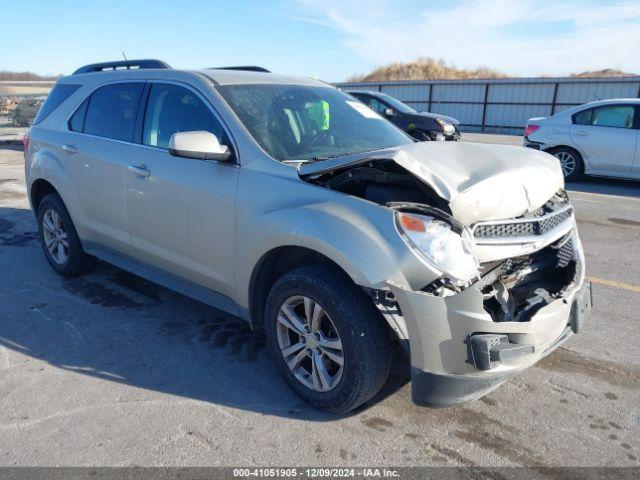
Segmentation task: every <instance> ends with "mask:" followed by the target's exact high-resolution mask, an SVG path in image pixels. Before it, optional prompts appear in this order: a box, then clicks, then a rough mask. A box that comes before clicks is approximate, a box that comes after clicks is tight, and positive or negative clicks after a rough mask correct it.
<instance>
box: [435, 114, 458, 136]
mask: <svg viewBox="0 0 640 480" xmlns="http://www.w3.org/2000/svg"><path fill="white" fill-rule="evenodd" d="M436 122H438V125H440V126H441V127H442V131H443V132H444V133H445V134H447V135H453V134H454V133H455V132H456V127H454V126H453V125H452V124H451V123H447V122H445V121H444V120H442V119H440V118H436Z"/></svg>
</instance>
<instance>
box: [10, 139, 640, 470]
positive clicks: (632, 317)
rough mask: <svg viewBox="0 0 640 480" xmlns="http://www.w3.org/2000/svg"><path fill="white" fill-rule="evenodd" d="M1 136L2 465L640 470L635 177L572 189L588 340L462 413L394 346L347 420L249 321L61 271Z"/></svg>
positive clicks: (119, 281) (19, 164)
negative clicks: (276, 358)
mask: <svg viewBox="0 0 640 480" xmlns="http://www.w3.org/2000/svg"><path fill="white" fill-rule="evenodd" d="M466 137H471V136H470V135H469V136H466ZM474 137H475V136H474ZM515 138H517V137H515ZM467 139H470V138H467ZM478 139H480V140H482V137H479V138H474V140H478ZM492 139H493V138H490V140H492ZM507 140H509V139H507ZM513 141H515V140H513ZM0 148H2V149H0V266H1V268H0V285H2V289H1V290H0V465H5V466H6V465H56V466H58V465H92V466H98V465H103V466H121V465H171V466H186V465H199V466H204V465H206V466H215V465H246V466H248V465H257V466H267V465H301V466H305V465H360V466H362V465H393V466H415V465H464V466H479V465H481V466H504V465H528V466H531V465H537V466H540V465H544V466H561V465H562V466H589V465H598V466H612V465H616V466H625V465H626V466H638V465H640V460H639V458H640V447H639V441H638V440H639V439H640V393H639V392H640V356H639V355H638V344H639V343H640V333H639V329H638V311H640V274H639V273H638V265H639V264H640V248H638V245H639V243H638V238H639V234H640V184H637V183H635V184H634V183H626V182H617V181H611V180H585V181H582V182H579V183H574V184H571V185H569V189H570V190H571V197H572V200H573V202H574V205H575V208H576V211H577V218H578V222H579V226H580V232H581V235H582V239H583V242H584V246H585V250H586V256H587V262H588V274H589V275H590V277H591V279H592V281H593V282H594V301H595V308H594V311H593V315H592V317H591V320H590V322H589V323H588V324H587V325H586V327H585V329H584V331H583V332H582V333H581V334H580V335H578V336H574V337H573V338H572V339H570V340H569V341H568V342H567V343H566V344H565V346H564V347H562V348H560V349H558V350H557V351H555V352H554V353H553V354H552V355H550V356H549V357H548V358H546V359H545V360H544V361H542V362H541V363H539V364H538V365H536V366H535V367H533V368H531V369H530V370H528V371H527V372H525V373H524V374H523V375H521V376H519V377H517V378H515V379H514V380H512V381H510V382H508V383H506V384H505V385H503V386H502V387H501V388H499V389H498V390H496V391H494V392H493V393H491V394H490V395H488V396H487V397H485V398H483V399H482V400H480V401H476V402H473V403H470V404H466V405H462V406H459V407H456V408H450V409H441V410H434V409H426V408H419V407H416V406H415V405H413V404H412V403H411V399H410V385H409V384H408V383H407V377H406V374H405V371H406V364H404V363H403V362H402V359H401V357H399V358H398V362H397V367H396V371H395V373H394V375H393V378H392V380H391V381H390V383H389V384H388V385H387V387H386V388H385V390H384V392H383V393H382V394H381V395H380V396H379V397H378V398H376V399H374V400H373V401H371V402H370V403H369V404H368V405H366V406H365V407H364V408H362V409H360V410H359V411H357V412H355V413H353V414H352V415H350V416H347V417H336V416H331V415H327V414H323V413H319V412H317V411H314V410H312V409H310V408H308V407H307V406H306V405H305V404H304V403H302V402H301V401H300V400H299V399H298V398H297V397H296V396H295V395H294V394H293V393H292V392H291V391H290V390H289V389H288V388H287V386H286V385H285V384H284V382H283V381H282V380H281V379H280V377H279V376H278V374H277V372H276V370H275V368H274V366H273V364H272V361H271V359H270V358H269V356H268V355H267V353H266V350H265V347H264V340H263V339H262V338H261V337H260V336H259V335H252V334H251V332H250V330H249V328H248V327H247V326H246V325H245V324H243V323H242V321H240V320H238V319H234V318H229V317H227V316H226V315H224V314H222V313H220V312H219V311H216V310H215V309H212V308H210V307H207V306H205V305H202V304H200V303H198V302H196V301H193V300H190V299H188V298H186V297H183V296H181V295H178V294H176V293H173V292H171V291H168V290H166V289H164V288H161V287H158V286H156V285H154V284H152V283H149V282H146V281H144V280H142V279H140V278H137V277H135V276H133V275H131V274H128V273H126V272H124V271H121V270H118V269H116V268H114V267H111V266H108V265H106V264H100V265H99V266H98V268H97V269H96V270H95V271H94V272H92V273H91V274H89V275H87V276H85V277H83V278H80V279H74V280H64V279H61V278H60V277H58V276H57V275H55V274H54V273H53V271H52V270H51V268H49V266H48V265H47V263H46V261H45V259H44V257H43V254H42V252H41V250H40V247H39V245H38V243H37V241H36V234H35V222H34V218H33V216H32V214H31V212H30V211H29V209H28V208H29V207H28V203H27V199H26V195H25V194H26V189H25V186H24V175H23V160H22V153H21V152H20V151H19V149H18V147H9V146H5V147H0Z"/></svg>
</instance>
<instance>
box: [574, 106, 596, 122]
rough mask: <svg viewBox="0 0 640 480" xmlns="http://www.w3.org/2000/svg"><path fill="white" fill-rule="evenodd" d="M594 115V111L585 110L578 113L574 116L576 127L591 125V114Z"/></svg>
mask: <svg viewBox="0 0 640 480" xmlns="http://www.w3.org/2000/svg"><path fill="white" fill-rule="evenodd" d="M592 113H593V110H592V109H589V110H583V111H581V112H579V113H576V114H575V115H574V116H573V123H575V124H576V125H591V114H592Z"/></svg>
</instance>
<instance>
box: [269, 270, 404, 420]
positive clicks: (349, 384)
mask: <svg viewBox="0 0 640 480" xmlns="http://www.w3.org/2000/svg"><path fill="white" fill-rule="evenodd" d="M300 295H302V296H306V297H309V298H311V299H313V300H314V301H315V302H317V303H318V304H320V305H321V307H322V308H323V309H324V310H325V312H326V314H327V315H328V317H330V320H331V322H332V324H333V325H334V326H335V330H336V331H337V333H338V335H339V337H340V340H341V342H342V348H343V350H342V351H343V354H344V366H343V369H342V374H341V377H339V380H338V381H337V384H336V385H335V386H334V387H333V388H332V389H331V390H329V391H324V392H320V391H315V390H313V389H312V388H309V387H308V386H306V385H304V384H303V383H302V382H301V381H300V380H298V379H297V378H296V376H294V374H293V373H292V371H291V370H290V368H289V367H288V366H287V363H286V362H285V359H284V356H283V354H282V352H281V350H280V346H279V342H278V333H277V329H278V320H277V316H278V312H279V311H280V308H281V306H282V305H283V304H284V303H285V302H286V301H287V299H290V298H291V297H294V296H300ZM265 334H266V338H267V344H268V346H269V348H270V350H271V352H272V354H273V358H274V359H275V362H276V364H277V366H278V369H279V370H280V373H281V374H282V376H283V377H284V378H285V380H286V381H287V383H288V384H289V385H290V386H291V388H292V389H293V390H294V391H295V392H296V393H297V394H298V395H299V396H300V397H302V398H303V399H304V400H306V401H307V402H308V403H309V404H311V405H312V406H314V407H316V408H318V409H321V410H325V411H328V412H331V413H338V414H344V413H347V412H349V411H351V410H353V409H354V408H356V407H358V406H359V405H362V404H363V403H364V402H366V401H367V400H369V399H371V398H372V397H373V396H374V395H375V394H376V393H378V391H379V390H380V389H381V388H382V387H383V385H384V384H385V382H386V381H387V378H388V376H389V371H390V368H391V358H392V348H393V345H392V341H391V338H390V335H389V330H388V328H387V327H386V325H385V324H384V320H383V319H382V317H381V315H380V313H379V312H378V310H377V309H376V307H375V305H373V302H372V301H371V300H370V299H369V298H368V297H367V296H366V294H365V293H364V292H363V291H362V290H361V289H360V288H359V287H358V286H356V285H355V284H354V283H353V282H352V281H351V280H350V279H349V278H348V277H347V276H346V275H345V274H344V273H343V272H341V271H339V270H338V269H336V268H334V267H331V266H328V265H308V266H304V267H300V268H297V269H295V270H293V271H291V272H288V273H286V274H285V275H283V276H282V277H280V278H279V279H278V280H277V281H276V283H275V284H274V285H273V287H272V288H271V291H270V293H269V297H268V299H267V304H266V308H265Z"/></svg>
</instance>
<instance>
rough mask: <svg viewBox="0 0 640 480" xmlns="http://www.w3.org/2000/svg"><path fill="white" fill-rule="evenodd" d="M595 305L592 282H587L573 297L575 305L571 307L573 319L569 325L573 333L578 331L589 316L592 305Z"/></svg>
mask: <svg viewBox="0 0 640 480" xmlns="http://www.w3.org/2000/svg"><path fill="white" fill-rule="evenodd" d="M592 306H593V297H592V295H591V282H585V283H584V285H583V286H582V288H581V289H580V290H578V292H576V295H575V297H574V298H573V306H572V307H571V319H570V321H569V325H570V326H571V330H573V333H578V331H579V330H580V329H581V328H582V325H583V324H584V322H586V320H587V318H589V314H590V313H591V307H592Z"/></svg>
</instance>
